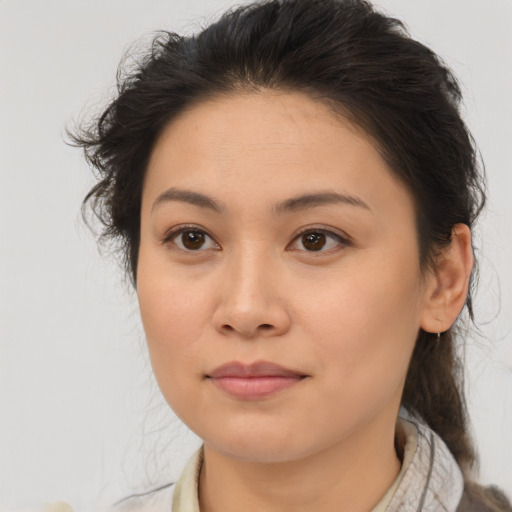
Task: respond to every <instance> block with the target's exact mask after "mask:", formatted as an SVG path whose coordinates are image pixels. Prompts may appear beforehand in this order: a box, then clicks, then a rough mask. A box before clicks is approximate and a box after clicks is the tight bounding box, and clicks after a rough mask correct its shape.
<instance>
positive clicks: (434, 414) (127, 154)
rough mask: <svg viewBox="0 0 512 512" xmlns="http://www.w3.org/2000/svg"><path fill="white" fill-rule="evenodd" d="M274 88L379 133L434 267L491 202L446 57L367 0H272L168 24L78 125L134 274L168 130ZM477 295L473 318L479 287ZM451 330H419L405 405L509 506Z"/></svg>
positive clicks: (106, 233)
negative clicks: (220, 102)
mask: <svg viewBox="0 0 512 512" xmlns="http://www.w3.org/2000/svg"><path fill="white" fill-rule="evenodd" d="M265 90H272V91H280V92H287V91H290V92H291V91H293V92H302V93H304V94H306V95H308V96H309V97H311V98H314V99H316V100H318V101H320V102H324V103H327V104H328V105H329V106H330V107H332V108H333V109H335V110H336V111H337V112H339V113H340V114H341V115H343V116H345V117H346V118H348V119H349V120H350V121H352V122H353V123H355V124H357V125H359V126H360V127H362V128H363V129H364V130H365V131H366V133H367V134H368V135H369V136H370V137H371V138H372V139H373V140H374V141H375V143H376V145H377V147H378V149H379V151H380V153H381V155H382V157H383V158H384V160H385V161H386V162H387V163H388V165H389V167H390V169H391V170H392V172H393V173H395V175H396V176H397V177H398V179H399V180H400V181H401V182H402V183H403V184H404V185H405V186H406V187H407V188H408V190H409V191H410V193H411V195H412V197H413V198H414V203H415V210H416V222H417V232H418V241H419V248H420V255H419V257H420V262H421V264H422V268H423V269H425V268H427V267H432V266H435V261H436V255H437V254H438V251H439V249H440V248H442V247H444V246H446V245H448V244H449V243H450V241H451V232H452V228H453V226H454V225H455V224H457V223H463V224H466V225H468V226H469V227H470V228H471V227H472V226H473V224H474V222H475V220H476V218H477V216H478V214H479V212H480V210H481V209H482V207H483V205H484V202H485V194H484V185H483V183H484V181H483V176H482V169H481V168H480V166H479V160H478V158H477V151H476V148H475V144H474V142H473V140H472V137H471V135H470V133H469V132H468V130H467V128H466V126H465V124H464V122H463V121H462V119H461V116H460V112H459V103H460V100H461V91H460V88H459V86H458V84H457V81H456V79H455V78H454V76H453V75H452V73H451V72H450V71H449V70H448V69H447V67H446V66H445V65H444V64H443V62H442V61H441V60H440V59H439V58H438V57H437V56H436V55H435V54H434V53H433V52H432V51H431V50H429V49H428V48H426V47H425V46H424V45H422V44H421V43H419V42H417V41H415V40H413V39H411V38H410V37H409V35H408V34H407V31H406V29H405V28H404V26H403V24H402V23H401V22H400V21H398V20H396V19H393V18H391V17H388V16H385V15H383V14H382V13H379V12H377V11H376V10H375V9H374V8H373V7H372V6H371V5H370V4H369V3H368V2H366V1H363V0H271V1H261V2H256V3H253V4H250V5H246V6H242V7H237V8H235V9H233V10H231V11H228V12H227V13H226V14H225V15H223V16H222V17H221V18H220V19H219V20H218V21H217V22H215V23H213V24H211V25H209V26H207V27H206V28H204V29H203V30H202V31H200V32H199V33H197V34H196V35H191V36H187V37H183V36H180V35H178V34H176V33H171V32H161V33H159V34H157V35H156V37H155V38H154V40H153V43H152V46H151V48H150V49H149V51H148V52H147V53H146V54H145V55H144V56H143V57H141V58H140V59H139V61H138V64H137V65H136V66H135V67H133V66H132V67H131V68H130V69H129V70H128V71H124V70H123V69H122V68H121V69H120V71H119V72H118V94H117V96H116V98H115V99H114V100H113V101H112V102H111V103H110V105H109V106H108V107H107V109H106V110H105V111H104V112H103V114H102V115H101V116H100V117H99V119H98V120H97V122H96V123H95V124H94V125H93V126H92V128H91V129H88V130H86V129H82V130H81V131H80V132H79V133H77V134H74V135H73V137H74V141H75V143H77V144H78V145H80V146H82V147H83V148H84V150H85V154H86V158H87V159H88V161H89V162H90V164H92V166H93V167H94V168H95V169H96V170H97V171H98V173H99V181H98V183H97V184H96V185H95V186H94V188H93V189H92V190H91V191H90V192H89V194H88V195H87V197H86V199H85V201H84V205H85V206H87V207H91V208H92V211H93V212H94V213H95V214H96V216H97V217H98V218H99V219H100V221H101V222H102V224H103V228H104V229H103V232H102V237H103V238H104V239H109V240H114V241H116V242H117V243H118V244H119V245H118V247H119V248H120V250H121V254H122V256H123V260H124V264H125V267H126V270H127V272H128V274H129V275H130V276H131V278H132V281H133V283H134V284H135V283H136V280H137V259H138V250H139V236H140V235H139V231H140V210H141V197H142V187H143V180H144V174H145V170H146V166H147V163H148V160H149V157H150V154H151V152H152V149H153V146H154V144H155V141H156V140H157V138H158V136H159V134H160V133H161V131H162V130H163V128H164V127H165V126H166V125H168V124H169V123H171V122H172V121H173V119H175V118H176V117H177V116H178V115H179V114H180V113H182V112H183V111H184V110H186V109H190V108H191V107H193V106H194V105H196V104H198V103H200V102H202V101H205V100H207V99H210V98H215V97H218V96H226V95H228V96H229V95H234V94H237V93H247V92H253V93H255V94H259V93H261V92H264V91H265ZM466 306H467V308H468V312H469V315H470V317H472V314H473V313H472V308H471V291H470V292H469V293H468V297H467V301H466ZM452 329H453V328H452ZM452 329H450V330H448V331H447V332H444V333H442V336H441V340H440V341H439V342H437V343H436V342H435V341H436V340H435V338H436V335H435V334H431V333H427V332H424V331H422V330H421V331H420V332H419V335H418V338H417V341H416V345H415V349H414V352H413V355H412V360H411V363H410V367H409V371H408V374H407V378H406V383H405V388H404V392H403V398H402V405H403V406H404V407H405V408H407V409H408V411H409V412H410V413H411V414H412V415H414V416H416V417H418V418H420V419H421V420H422V421H424V422H425V423H427V424H428V425H429V426H430V427H431V428H432V429H433V430H434V431H435V432H437V433H438V434H439V435H440V436H441V437H442V438H443V440H444V441H445V443H446V444H447V446H448V448H449V449H450V451H451V453H452V454H453V456H454V457H455V459H456V461H457V463H458V464H459V466H460V467H461V469H462V472H463V474H464V477H465V480H466V488H467V492H466V497H468V496H469V497H470V498H467V499H474V500H476V501H477V502H479V503H481V504H486V506H487V507H488V508H485V510H511V509H510V507H509V505H507V504H506V500H505V498H504V497H503V496H502V495H500V494H499V492H497V491H496V490H495V489H494V490H485V489H484V488H482V487H480V486H478V485H477V484H475V483H473V482H471V478H472V476H471V475H472V474H473V473H474V470H475V469H476V465H477V460H476V453H475V450H474V448H473V445H472V442H471V438H470V435H469V425H468V418H467V409H466V404H465V399H464V391H463V368H462V365H461V362H460V359H459V356H458V350H457V347H456V345H455V339H454V334H453V332H452ZM471 497H473V498H471Z"/></svg>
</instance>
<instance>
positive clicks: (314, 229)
mask: <svg viewBox="0 0 512 512" xmlns="http://www.w3.org/2000/svg"><path fill="white" fill-rule="evenodd" d="M305 233H324V234H326V235H333V236H334V237H336V238H338V239H340V240H343V241H344V242H352V238H351V237H350V236H349V235H348V234H347V233H345V232H344V231H341V230H338V229H335V228H331V227H328V226H308V227H305V228H302V229H300V230H299V231H298V232H297V233H296V234H295V236H294V237H293V239H292V242H293V241H295V240H296V239H297V238H298V237H299V236H301V235H304V234H305Z"/></svg>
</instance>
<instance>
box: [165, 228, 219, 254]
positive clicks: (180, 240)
mask: <svg viewBox="0 0 512 512" xmlns="http://www.w3.org/2000/svg"><path fill="white" fill-rule="evenodd" d="M165 243H166V244H170V245H171V246H174V247H177V248H178V249H180V250H182V251H185V252H199V251H205V250H208V249H215V250H219V249H220V247H219V245H218V244H217V243H216V242H215V240H213V238H212V237H211V236H210V235H208V234H207V233H205V232H204V231H203V230H201V229H192V228H182V229H177V230H175V231H174V232H173V233H171V234H170V235H169V236H168V237H166V239H165Z"/></svg>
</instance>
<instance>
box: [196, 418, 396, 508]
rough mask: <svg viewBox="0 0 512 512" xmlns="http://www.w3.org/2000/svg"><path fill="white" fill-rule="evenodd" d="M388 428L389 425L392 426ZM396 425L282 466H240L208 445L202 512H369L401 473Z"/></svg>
mask: <svg viewBox="0 0 512 512" xmlns="http://www.w3.org/2000/svg"><path fill="white" fill-rule="evenodd" d="M388 423H389V422H388ZM394 436H395V425H394V423H392V424H391V425H389V426H388V428H387V429H385V430H384V429H383V428H382V424H377V425H376V424H371V425H368V426H367V427H365V428H364V429H360V430H358V432H357V433H355V434H353V435H351V436H348V437H346V438H344V439H343V440H341V441H340V442H339V443H337V444H336V445H334V446H329V448H328V449H325V450H323V451H320V452H317V453H314V454H312V455H309V456H307V457H304V458H302V459H298V460H292V461H287V462H279V463H260V462H258V463H254V462H247V461H240V460H238V459H235V458H233V457H230V456H227V455H225V454H222V453H221V452H219V451H217V450H215V448H214V447H212V446H210V445H207V444H205V447H204V462H203V467H202V469H201V474H200V480H199V500H200V509H201V512H220V511H222V512H235V511H237V512H238V511H240V510H244V511H246V512H255V511H261V510H265V512H274V511H276V512H277V511H280V512H282V511H294V512H313V511H314V512H318V510H322V512H334V511H336V512H339V510H340V506H341V505H342V508H343V510H350V511H351V512H352V511H353V512H368V511H369V510H372V509H373V507H375V505H377V503H378V502H379V501H380V499H381V498H382V497H383V496H384V494H385V493H386V491H387V490H388V488H389V487H390V486H391V485H392V483H393V482H394V480H395V479H396V477H397V475H398V473H399V471H400V461H399V459H398V457H397V454H396V452H395V448H394Z"/></svg>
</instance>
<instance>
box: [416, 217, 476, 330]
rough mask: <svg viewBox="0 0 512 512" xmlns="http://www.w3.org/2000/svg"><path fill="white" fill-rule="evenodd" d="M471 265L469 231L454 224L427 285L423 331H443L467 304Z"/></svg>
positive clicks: (471, 251)
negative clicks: (449, 238)
mask: <svg viewBox="0 0 512 512" xmlns="http://www.w3.org/2000/svg"><path fill="white" fill-rule="evenodd" d="M473 263H474V258H473V248H472V245H471V231H470V229H469V227H468V226H466V224H456V225H455V226H454V227H453V229H452V237H451V242H450V244H449V245H448V246H447V247H445V248H443V249H442V250H441V254H440V255H439V257H438V259H437V263H436V268H435V269H433V270H432V271H431V275H430V276H429V279H428V282H427V290H426V297H425V301H426V302H425V308H424V310H423V314H422V319H421V328H422V329H423V330H424V331H427V332H436V333H437V332H444V331H447V330H448V329H449V328H450V327H451V326H452V324H453V323H454V322H455V320H456V318H457V316H458V315H459V313H460V312H461V310H462V308H463V307H464V304H465V302H466V297H467V294H468V288H469V279H470V276H471V271H472V269H473Z"/></svg>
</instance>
